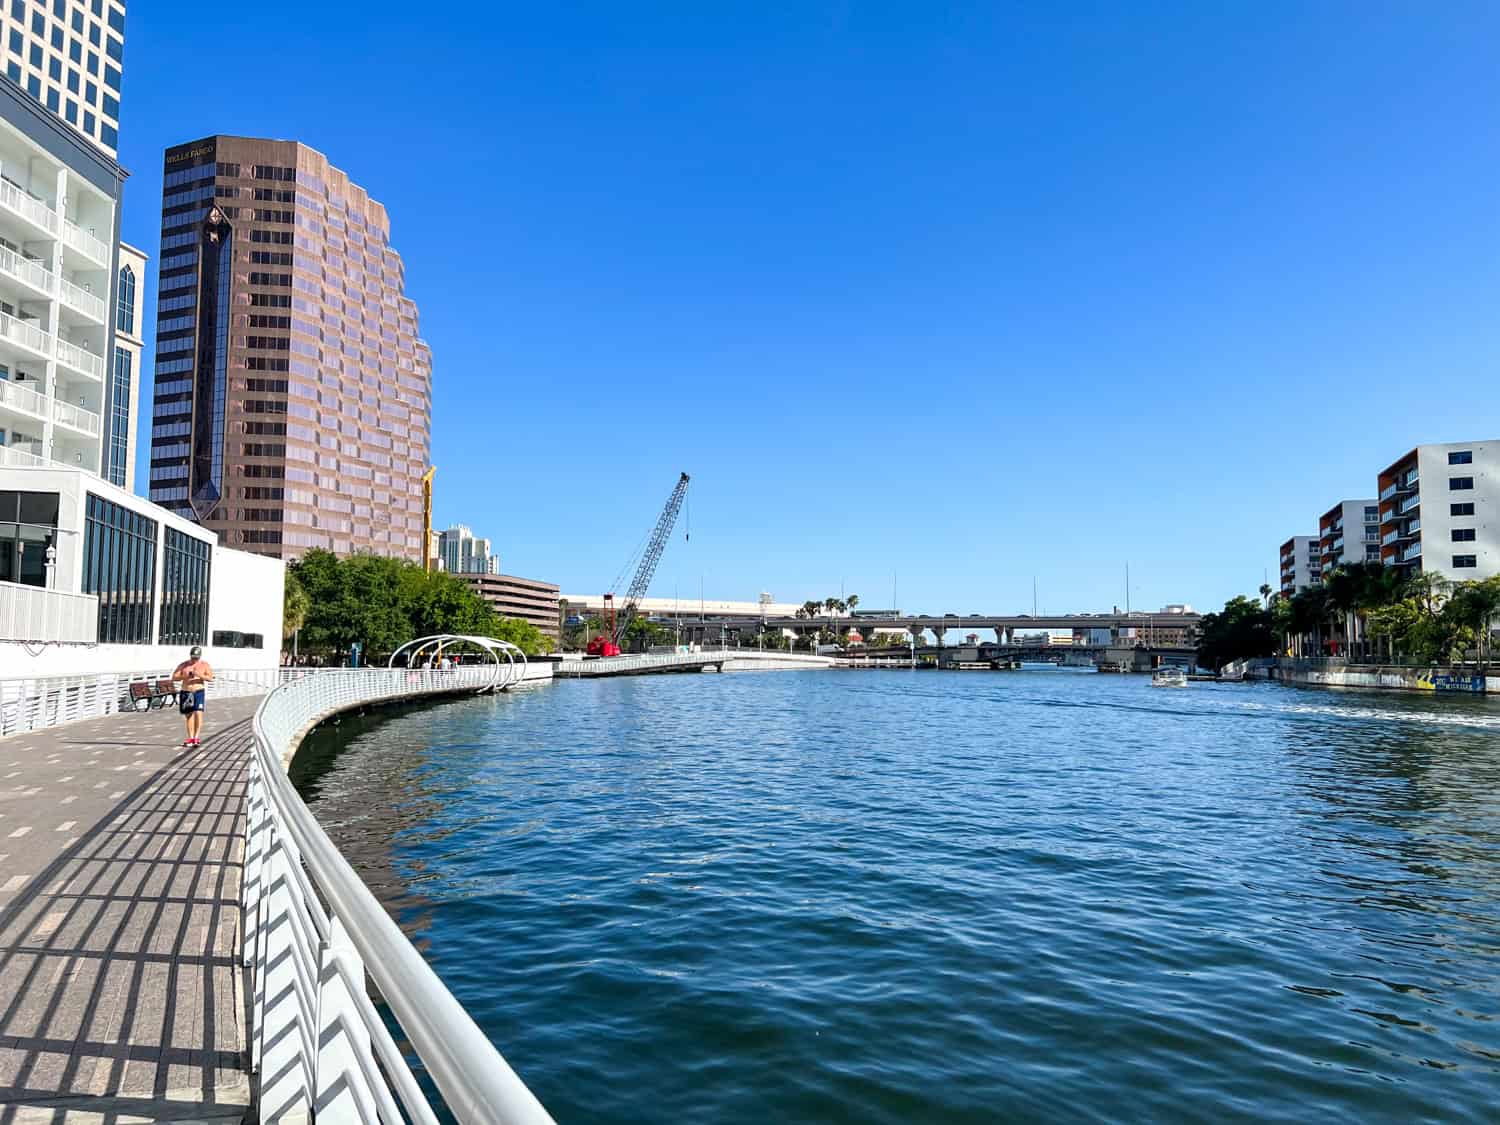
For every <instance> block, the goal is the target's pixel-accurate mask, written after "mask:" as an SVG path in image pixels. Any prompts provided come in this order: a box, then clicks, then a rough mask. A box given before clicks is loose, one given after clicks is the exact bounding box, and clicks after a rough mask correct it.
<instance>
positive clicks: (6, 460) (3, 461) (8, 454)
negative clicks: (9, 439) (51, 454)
mask: <svg viewBox="0 0 1500 1125" xmlns="http://www.w3.org/2000/svg"><path fill="white" fill-rule="evenodd" d="M34 448H36V449H40V448H41V446H35V447H34ZM50 463H51V462H49V461H48V460H47V458H45V457H43V456H42V455H41V454H40V453H33V452H32V451H31V450H30V449H27V448H26V447H25V446H21V445H0V465H5V466H7V467H9V468H12V469H36V468H42V467H44V466H46V465H48V464H50Z"/></svg>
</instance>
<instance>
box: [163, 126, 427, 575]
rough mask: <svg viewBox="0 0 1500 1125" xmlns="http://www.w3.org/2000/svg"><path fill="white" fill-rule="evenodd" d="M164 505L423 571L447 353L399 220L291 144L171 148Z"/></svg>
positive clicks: (227, 534)
mask: <svg viewBox="0 0 1500 1125" xmlns="http://www.w3.org/2000/svg"><path fill="white" fill-rule="evenodd" d="M161 203H162V207H161V215H162V219H161V254H160V255H159V256H158V259H157V262H158V268H159V269H160V285H159V287H158V299H157V322H156V403H155V410H154V413H153V418H152V425H151V499H152V500H154V501H156V502H157V503H158V504H161V505H163V506H164V507H167V508H170V509H172V510H173V511H175V512H178V513H180V514H182V515H184V516H186V517H187V518H189V519H192V520H196V521H197V522H198V523H200V524H202V525H203V526H204V527H207V528H210V529H212V530H213V531H215V532H217V533H218V535H219V541H220V542H221V543H223V544H225V545H226V546H230V547H240V548H243V549H244V550H247V551H258V552H260V553H262V554H268V555H279V556H281V557H284V558H296V557H298V556H299V555H301V554H302V553H303V552H305V551H306V550H307V549H308V548H309V547H326V548H328V549H330V550H332V551H335V552H337V553H338V554H340V555H347V554H351V553H353V552H356V551H368V552H372V553H375V554H380V555H391V556H396V557H398V558H405V559H418V558H420V557H421V553H422V473H423V472H424V471H425V470H426V468H427V458H428V437H429V431H430V413H431V403H432V356H431V353H430V352H429V351H428V349H427V345H426V344H425V343H424V342H423V341H422V340H420V339H419V338H418V337H417V306H416V305H415V304H413V303H412V302H411V301H410V300H408V299H407V297H406V296H405V294H404V293H403V283H404V278H403V271H402V265H401V257H400V255H398V254H397V253H396V252H395V251H394V250H393V249H391V247H390V244H389V235H390V222H389V220H388V219H387V217H386V213H385V208H384V207H383V206H381V205H380V204H379V203H376V202H375V201H374V200H373V199H371V198H370V197H369V196H368V195H366V194H365V191H364V189H363V188H360V187H358V186H356V185H355V184H352V183H350V182H349V177H348V176H346V175H345V174H344V173H343V172H341V171H339V170H338V169H337V168H335V167H333V166H332V165H330V164H329V163H328V160H327V159H326V158H325V157H324V156H323V154H322V153H320V152H315V151H314V150H313V149H310V148H307V147H306V146H305V145H300V144H297V143H295V142H292V141H267V140H254V139H251V138H248V137H206V138H204V139H203V140H201V141H193V142H191V143H190V144H185V145H178V146H177V147H176V148H169V149H168V150H167V153H166V161H165V167H164V179H163V185H162V201H161Z"/></svg>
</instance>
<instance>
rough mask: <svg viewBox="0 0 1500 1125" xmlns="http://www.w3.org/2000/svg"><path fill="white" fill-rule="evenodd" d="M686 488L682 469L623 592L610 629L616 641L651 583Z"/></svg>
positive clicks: (628, 625) (686, 480)
mask: <svg viewBox="0 0 1500 1125" xmlns="http://www.w3.org/2000/svg"><path fill="white" fill-rule="evenodd" d="M687 490H688V475H687V474H686V473H683V474H682V476H680V477H678V478H677V487H676V488H674V489H672V495H671V496H669V497H667V506H666V507H665V508H663V509H662V510H661V515H659V516H658V517H657V518H656V528H655V530H654V531H652V532H651V538H650V540H649V541H648V542H647V543H646V551H645V554H643V555H642V556H641V565H640V566H638V567H636V570H635V577H634V578H632V579H631V580H630V590H629V591H628V592H627V593H626V595H625V605H624V606H623V607H622V608H621V610H620V615H619V619H618V620H617V621H615V622H614V623H613V625H612V628H611V629H610V636H611V638H612V639H613V640H614V642H615V643H616V644H619V642H620V638H621V637H623V636H624V635H625V630H626V629H628V628H630V623H631V621H633V620H634V619H635V615H636V611H637V609H638V608H639V606H640V602H641V599H642V598H644V597H645V596H646V591H647V590H648V589H649V588H650V587H651V579H652V578H654V577H655V576H656V564H657V563H659V562H661V553H662V552H663V551H664V550H666V548H667V539H668V538H669V537H670V536H671V534H672V528H673V527H675V526H676V524H677V513H678V512H680V511H682V501H683V498H684V497H686V496H687ZM605 597H606V598H607V599H608V600H611V601H612V600H613V599H614V595H613V594H607V595H605Z"/></svg>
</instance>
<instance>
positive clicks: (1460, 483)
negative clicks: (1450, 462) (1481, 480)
mask: <svg viewBox="0 0 1500 1125" xmlns="http://www.w3.org/2000/svg"><path fill="white" fill-rule="evenodd" d="M1473 487H1474V478H1473V477H1449V478H1448V491H1449V492H1465V491H1467V490H1468V489H1471V488H1473Z"/></svg>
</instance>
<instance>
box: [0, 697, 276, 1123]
mask: <svg viewBox="0 0 1500 1125" xmlns="http://www.w3.org/2000/svg"><path fill="white" fill-rule="evenodd" d="M258 702H259V700H258V699H253V698H250V699H227V700H222V701H216V702H215V703H213V704H212V705H211V709H210V711H209V714H208V723H207V729H206V732H205V739H204V742H203V745H202V746H200V747H197V748H194V749H185V748H183V747H182V746H181V742H182V720H181V718H180V716H178V714H177V713H176V711H175V710H174V709H170V708H169V709H166V710H161V711H152V712H149V713H145V714H135V713H125V714H119V715H111V716H109V717H107V718H104V719H94V720H90V721H88V722H82V723H73V724H70V725H67V726H63V727H58V728H55V729H53V730H46V731H36V732H33V733H29V734H23V735H17V736H15V737H13V738H9V739H5V740H3V741H0V1125H31V1123H33V1122H58V1123H60V1122H63V1121H66V1122H69V1123H73V1122H78V1123H83V1122H93V1121H100V1122H110V1123H112V1125H123V1123H125V1122H132V1121H160V1120H174V1121H189V1120H192V1121H210V1120H212V1121H223V1120H238V1119H239V1117H240V1115H241V1114H242V1113H243V1110H244V1106H245V1105H246V1103H247V1100H248V1080H247V1077H246V1071H247V1055H246V1042H245V1028H246V1022H247V1021H246V995H247V994H246V981H245V976H244V971H243V970H242V969H241V968H240V966H239V964H238V951H239V945H240V940H239V937H240V909H239V896H240V875H241V868H242V864H243V853H244V843H243V831H244V795H245V769H246V765H247V762H248V758H249V755H248V750H249V744H250V723H249V717H250V715H251V714H252V713H253V712H254V709H255V706H256V704H257V703H258Z"/></svg>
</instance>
